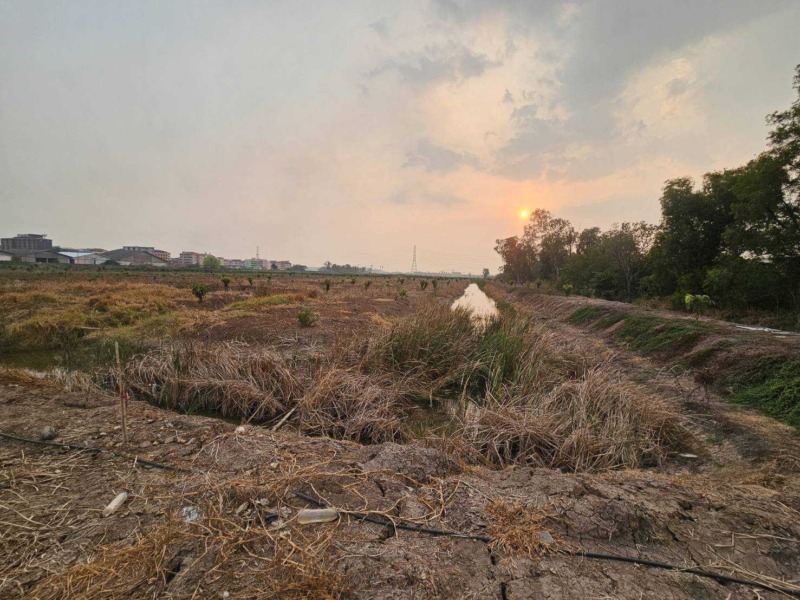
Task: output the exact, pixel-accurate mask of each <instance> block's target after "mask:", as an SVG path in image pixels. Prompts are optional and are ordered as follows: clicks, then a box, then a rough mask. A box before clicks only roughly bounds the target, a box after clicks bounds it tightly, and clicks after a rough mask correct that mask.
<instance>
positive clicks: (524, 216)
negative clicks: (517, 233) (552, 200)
mask: <svg viewBox="0 0 800 600" xmlns="http://www.w3.org/2000/svg"><path fill="white" fill-rule="evenodd" d="M519 218H520V219H527V218H528V210H527V209H522V210H521V211H519Z"/></svg>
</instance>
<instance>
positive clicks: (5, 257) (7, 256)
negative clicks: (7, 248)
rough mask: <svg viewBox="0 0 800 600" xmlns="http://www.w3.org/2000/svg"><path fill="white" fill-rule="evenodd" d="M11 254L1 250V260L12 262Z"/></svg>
mask: <svg viewBox="0 0 800 600" xmlns="http://www.w3.org/2000/svg"><path fill="white" fill-rule="evenodd" d="M11 258H12V256H11V254H10V253H8V252H4V251H2V250H0V262H11Z"/></svg>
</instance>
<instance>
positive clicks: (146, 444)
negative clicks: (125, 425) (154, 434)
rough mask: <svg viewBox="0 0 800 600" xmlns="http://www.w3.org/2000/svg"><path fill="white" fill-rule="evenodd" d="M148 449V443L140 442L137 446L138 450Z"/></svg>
mask: <svg viewBox="0 0 800 600" xmlns="http://www.w3.org/2000/svg"><path fill="white" fill-rule="evenodd" d="M148 447H150V442H142V443H141V444H139V448H148Z"/></svg>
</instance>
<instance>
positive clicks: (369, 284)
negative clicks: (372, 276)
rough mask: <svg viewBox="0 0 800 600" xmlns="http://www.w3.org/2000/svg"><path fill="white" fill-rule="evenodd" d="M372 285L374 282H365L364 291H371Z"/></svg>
mask: <svg viewBox="0 0 800 600" xmlns="http://www.w3.org/2000/svg"><path fill="white" fill-rule="evenodd" d="M371 285H372V282H371V281H365V282H364V289H365V290H368V289H369V286H371Z"/></svg>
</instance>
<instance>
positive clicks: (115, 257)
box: [0, 233, 292, 271]
mask: <svg viewBox="0 0 800 600" xmlns="http://www.w3.org/2000/svg"><path fill="white" fill-rule="evenodd" d="M208 256H211V255H209V254H207V253H205V252H192V251H184V252H181V253H180V255H179V256H178V257H176V258H172V256H171V255H170V253H169V252H167V251H166V250H159V249H158V248H156V247H155V246H123V247H122V248H119V249H117V250H104V249H102V248H63V247H58V246H56V247H54V246H53V241H52V240H50V239H48V237H47V235H46V234H42V233H20V234H17V235H15V236H14V237H13V238H2V240H1V241H0V262H23V263H41V264H73V265H103V264H107V263H112V264H117V265H122V266H126V267H127V266H149V267H159V268H164V267H170V266H171V267H177V268H202V267H203V263H204V261H205V259H206V257H208ZM217 258H218V260H219V261H220V266H221V267H224V268H227V269H248V270H253V271H285V270H287V269H290V268H291V266H292V263H291V262H289V261H288V260H267V259H264V258H258V257H256V258H248V259H240V258H222V257H217Z"/></svg>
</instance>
